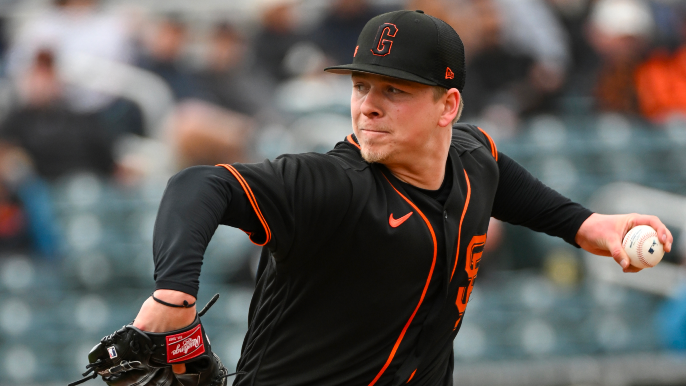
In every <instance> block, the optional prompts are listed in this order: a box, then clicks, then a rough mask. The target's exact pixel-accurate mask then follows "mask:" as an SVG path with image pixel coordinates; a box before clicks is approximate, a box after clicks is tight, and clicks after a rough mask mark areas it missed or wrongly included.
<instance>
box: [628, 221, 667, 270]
mask: <svg viewBox="0 0 686 386" xmlns="http://www.w3.org/2000/svg"><path fill="white" fill-rule="evenodd" d="M622 247H623V248H624V251H625V252H626V254H627V255H629V259H630V260H631V264H632V265H633V266H635V267H638V268H650V267H654V266H655V264H657V263H659V262H660V260H662V256H663V255H664V254H665V250H664V249H663V246H662V243H661V242H660V240H659V239H658V237H657V232H656V231H655V229H653V228H652V227H650V226H648V225H639V226H636V227H633V228H631V230H629V232H628V233H627V234H626V236H624V241H622Z"/></svg>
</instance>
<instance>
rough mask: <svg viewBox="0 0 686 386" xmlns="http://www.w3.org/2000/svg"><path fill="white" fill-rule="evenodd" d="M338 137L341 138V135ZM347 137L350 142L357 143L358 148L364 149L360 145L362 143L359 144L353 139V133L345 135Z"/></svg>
mask: <svg viewBox="0 0 686 386" xmlns="http://www.w3.org/2000/svg"><path fill="white" fill-rule="evenodd" d="M338 138H340V137H338ZM345 139H347V140H348V142H350V143H352V144H353V145H355V147H356V148H358V149H360V150H362V148H361V147H360V145H358V144H357V142H355V140H354V139H353V135H352V134H349V135H348V136H347V137H345Z"/></svg>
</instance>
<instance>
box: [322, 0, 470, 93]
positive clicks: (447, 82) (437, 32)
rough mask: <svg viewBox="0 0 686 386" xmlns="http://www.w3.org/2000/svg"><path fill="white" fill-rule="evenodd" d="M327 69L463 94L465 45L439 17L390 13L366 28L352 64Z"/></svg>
mask: <svg viewBox="0 0 686 386" xmlns="http://www.w3.org/2000/svg"><path fill="white" fill-rule="evenodd" d="M325 70H326V71H329V72H333V73H338V74H349V73H350V72H352V71H361V72H369V73H372V74H379V75H385V76H390V77H394V78H400V79H405V80H409V81H413V82H418V83H422V84H427V85H432V86H442V87H445V88H447V89H450V88H456V89H458V90H460V91H462V89H463V88H464V83H465V60H464V46H463V44H462V40H461V39H460V37H459V36H458V34H457V32H455V30H454V29H453V28H452V27H450V26H449V25H448V24H447V23H445V22H444V21H442V20H440V19H438V18H435V17H433V16H429V15H426V14H424V12H422V11H395V12H389V13H384V14H382V15H379V16H376V17H374V18H372V19H371V20H370V21H369V22H367V24H366V25H365V26H364V28H363V29H362V32H361V33H360V36H359V37H358V39H357V47H356V48H355V53H354V54H353V62H352V64H344V65H339V66H333V67H327V68H325Z"/></svg>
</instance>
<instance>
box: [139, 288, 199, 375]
mask: <svg viewBox="0 0 686 386" xmlns="http://www.w3.org/2000/svg"><path fill="white" fill-rule="evenodd" d="M155 297H156V298H158V299H160V300H163V301H165V302H167V303H171V304H183V301H184V300H186V301H187V302H188V304H193V303H195V298H194V297H193V296H191V295H189V294H187V293H184V292H179V291H174V290H157V291H155ZM196 313H197V311H196V309H195V306H192V307H190V308H175V307H169V306H165V305H163V304H160V303H158V302H156V301H154V300H153V298H152V297H149V298H148V299H147V300H146V301H145V302H144V303H143V305H142V306H141V309H140V311H138V315H137V316H136V320H134V321H133V326H134V327H137V328H139V329H141V330H143V331H149V332H167V331H173V330H178V329H180V328H183V327H186V326H188V325H189V324H191V323H193V321H194V320H195V314H196ZM172 371H174V373H176V374H183V373H185V372H186V365H185V364H183V363H181V364H176V365H172Z"/></svg>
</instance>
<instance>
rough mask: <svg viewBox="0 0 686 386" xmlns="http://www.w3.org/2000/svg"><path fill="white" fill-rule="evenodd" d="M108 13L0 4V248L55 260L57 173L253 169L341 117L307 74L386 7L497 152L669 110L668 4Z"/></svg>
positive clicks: (673, 16)
mask: <svg viewBox="0 0 686 386" xmlns="http://www.w3.org/2000/svg"><path fill="white" fill-rule="evenodd" d="M115 3H116V2H111V3H110V2H107V1H97V0H52V1H46V2H44V3H43V5H41V6H38V7H36V6H34V7H33V8H31V7H28V8H27V6H26V5H25V4H23V2H14V7H5V8H6V10H5V12H4V17H3V19H2V27H3V35H2V39H1V41H0V43H1V44H0V55H1V56H0V65H1V67H0V69H1V71H2V73H1V75H2V77H1V78H0V122H1V123H0V252H12V251H31V252H38V253H40V254H43V255H45V256H53V255H55V254H56V253H57V246H56V243H57V241H55V235H54V232H53V227H51V226H50V223H51V219H50V216H51V215H50V209H49V199H48V196H49V190H50V185H51V184H52V183H54V182H55V181H59V179H60V178H63V177H65V176H69V175H73V174H75V173H79V172H84V171H86V172H90V173H95V174H97V175H99V176H101V177H102V178H105V179H111V180H112V181H114V183H116V184H119V185H122V186H132V185H135V184H137V183H138V182H140V181H141V180H142V179H144V178H145V177H147V176H149V175H150V174H154V173H158V174H162V175H164V174H165V173H166V175H169V174H170V173H173V172H174V171H176V170H179V169H181V168H183V167H188V166H192V165H198V164H216V163H231V162H236V161H259V160H260V159H261V158H264V156H274V155H276V154H271V153H269V152H268V151H266V152H265V151H264V149H263V146H262V150H260V149H261V145H260V143H261V141H263V140H264V139H265V138H266V137H268V136H269V135H272V134H273V133H274V132H282V131H284V130H288V128H291V127H292V123H293V122H294V121H295V120H297V119H298V118H300V117H302V116H303V115H306V114H307V113H309V112H313V111H326V112H333V113H338V114H339V115H341V116H343V117H345V116H346V114H348V113H347V112H346V111H347V110H346V109H347V103H348V98H349V96H348V95H349V94H348V88H349V84H348V82H349V80H348V79H346V78H345V77H340V76H334V75H330V74H326V73H324V72H323V71H322V69H323V68H324V67H325V66H326V65H329V64H342V63H349V62H351V60H352V57H353V52H354V50H355V46H356V40H357V36H358V33H359V31H360V30H361V29H362V27H363V26H364V24H365V23H366V22H367V21H368V20H369V19H370V18H371V17H373V16H374V15H376V14H379V13H381V12H385V11H390V10H394V9H399V8H406V9H421V10H423V11H424V12H425V13H427V14H430V15H434V16H437V17H439V18H441V19H443V20H445V21H446V22H448V23H449V24H450V25H452V26H453V27H454V28H455V29H456V30H457V31H458V33H459V34H460V36H461V37H462V39H463V41H464V44H465V48H466V55H467V84H466V87H465V89H464V100H465V113H464V115H463V119H462V120H463V121H467V122H469V121H478V122H487V123H488V125H486V126H485V128H486V129H487V130H489V132H492V133H493V134H494V136H496V137H497V138H498V139H499V140H501V141H507V140H508V138H512V137H514V136H516V135H517V131H518V127H519V125H520V122H522V121H523V120H526V119H527V118H528V117H531V116H535V115H537V114H543V113H550V114H556V115H561V116H574V115H579V114H589V113H597V112H615V113H620V114H623V115H626V116H628V117H630V118H631V119H638V120H643V121H646V122H648V123H651V124H655V125H656V127H659V125H660V124H662V123H664V122H665V121H667V120H669V119H673V118H674V117H678V116H679V115H680V114H684V113H686V4H684V2H682V1H668V0H407V1H371V0H331V1H329V2H316V3H317V4H318V5H317V6H312V3H313V2H308V1H297V0H260V1H256V2H254V3H255V4H254V5H253V6H252V8H251V9H252V10H253V12H252V13H249V15H250V16H249V17H247V16H246V17H245V18H243V17H236V16H235V15H231V14H228V13H227V14H225V15H221V14H220V15H209V16H208V17H206V18H205V19H204V20H203V22H198V21H197V20H194V19H191V18H189V17H188V16H187V15H186V14H184V13H182V12H166V11H165V12H162V11H159V10H146V9H144V8H141V7H140V6H134V5H130V6H120V7H117V6H116V5H117V4H115ZM246 4H247V3H246ZM313 9H314V11H313ZM246 14H247V13H246ZM207 20H210V22H206V21H207ZM322 124H323V125H325V124H326V121H324V122H322ZM279 130H280V131H279ZM265 133H266V134H265ZM277 138H281V137H277ZM160 165H161V166H160Z"/></svg>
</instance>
